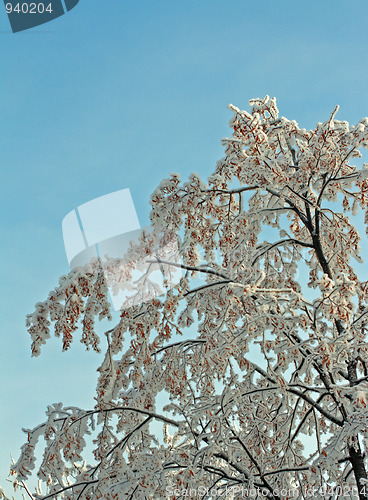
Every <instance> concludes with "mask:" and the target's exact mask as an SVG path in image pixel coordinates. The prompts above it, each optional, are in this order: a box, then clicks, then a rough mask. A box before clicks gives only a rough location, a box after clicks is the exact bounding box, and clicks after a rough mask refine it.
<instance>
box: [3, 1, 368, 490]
mask: <svg viewBox="0 0 368 500" xmlns="http://www.w3.org/2000/svg"><path fill="white" fill-rule="evenodd" d="M367 21H368V4H367V3H366V1H363V0H358V1H355V0H354V1H351V2H347V1H341V0H335V1H331V0H325V1H324V2H320V1H316V0H313V1H310V2H295V0H294V1H290V0H288V1H283V0H280V1H279V2H275V1H273V0H263V1H262V0H261V1H259V2H251V1H247V0H238V1H234V0H227V1H226V2H224V1H218V0H197V1H192V0H188V1H180V2H179V1H177V2H173V1H161V0H157V1H155V2H150V1H147V0H142V1H137V2H126V1H124V0H109V2H103V1H102V0H101V1H97V0H80V2H79V4H78V5H77V6H76V7H75V8H74V9H73V10H72V11H70V12H69V13H67V14H66V15H64V16H62V17H60V18H58V19H56V20H54V21H52V22H50V23H48V24H45V25H43V26H40V27H36V28H34V29H32V30H29V31H25V32H20V33H16V34H13V33H12V32H11V30H10V26H9V22H8V19H7V16H6V12H5V8H3V7H2V6H0V65H1V79H0V96H1V98H0V108H1V114H0V144H1V162H2V174H1V175H2V182H1V198H0V199H1V204H2V208H1V215H0V217H1V235H2V244H1V254H2V273H1V278H2V279H1V330H2V331H1V337H0V342H1V364H0V370H1V374H0V375H1V378H0V380H1V382H0V402H1V410H0V485H1V486H2V487H3V488H4V489H6V491H7V492H8V493H9V494H10V493H11V488H10V487H9V485H7V483H6V481H5V477H6V475H7V471H8V467H9V463H10V453H12V454H13V456H14V458H17V457H18V454H19V447H20V445H21V444H22V443H23V442H24V439H25V435H24V434H23V433H22V432H21V428H22V427H25V428H30V427H33V426H35V425H36V424H38V423H40V422H41V421H42V420H43V418H44V413H45V410H46V407H47V405H48V404H52V403H54V402H58V401H62V402H63V403H64V404H66V405H80V406H82V407H91V406H93V403H94V402H93V395H94V388H95V382H96V376H97V374H96V371H95V370H96V368H97V366H98V361H99V360H98V356H97V355H96V354H94V353H91V352H88V353H85V352H84V350H83V348H82V347H81V346H80V344H79V342H78V341H75V342H74V345H73V347H72V349H71V350H70V351H69V352H67V353H61V352H60V351H61V342H60V341H59V340H55V339H53V340H52V341H51V342H50V345H47V346H45V347H44V349H43V351H42V353H41V356H40V357H38V358H32V359H31V357H30V339H29V336H28V334H27V332H26V328H25V316H26V314H27V313H30V312H32V311H33V307H34V304H35V303H36V302H38V301H40V300H43V299H45V298H46V297H47V295H48V292H49V291H50V290H51V289H52V288H53V287H55V286H56V285H57V282H58V278H59V276H60V275H62V274H65V273H67V272H68V261H67V258H66V255H65V250H64V246H63V239H62V231H61V222H62V220H63V218H64V216H65V215H66V214H67V213H69V212H70V211H72V210H73V209H75V208H76V207H78V206H80V205H82V204H84V203H86V202H88V201H90V200H93V199H94V198H96V197H99V196H103V195H105V194H108V193H111V192H114V191H117V190H120V189H125V188H129V189H130V191H131V194H132V197H133V200H134V204H135V208H136V210H137V214H138V217H139V220H140V224H141V226H144V225H145V224H147V223H148V214H149V204H148V202H149V196H150V193H151V192H152V191H153V189H154V188H155V187H156V186H157V184H159V182H160V180H161V179H162V178H163V177H166V176H167V175H168V173H169V172H173V171H174V172H179V173H180V174H181V176H182V178H186V177H188V175H189V174H190V173H191V172H192V171H195V172H198V173H199V174H200V175H201V176H203V177H204V178H206V177H207V176H208V175H209V174H210V173H211V171H212V170H213V168H214V166H215V164H216V161H218V160H219V159H220V158H221V157H222V156H223V148H222V146H221V138H222V137H224V136H228V135H230V134H231V131H230V129H229V127H228V122H229V120H230V118H231V116H232V114H231V112H230V111H229V110H228V109H227V105H228V104H230V103H232V104H234V105H236V106H238V107H240V108H242V109H248V100H249V99H250V98H252V97H264V96H265V95H266V94H268V95H270V96H271V97H273V96H276V97H277V100H278V107H279V109H280V114H281V115H283V116H286V117H287V118H289V119H295V120H296V121H297V122H298V123H299V124H300V125H301V126H303V127H305V128H312V127H314V125H315V123H316V122H318V121H324V120H325V119H327V118H328V117H329V115H330V113H331V112H332V110H333V109H334V107H335V105H336V104H339V105H340V111H339V114H338V116H337V118H338V119H340V120H347V121H349V122H351V123H356V122H358V121H359V119H360V118H361V117H363V116H368V85H367V77H368V70H367V68H368V64H367V62H368V61H367V59H368V51H367V47H368V43H367V42H368V31H367ZM363 258H364V255H363ZM77 338H78V337H77ZM17 495H18V494H17ZM16 498H20V497H19V496H16Z"/></svg>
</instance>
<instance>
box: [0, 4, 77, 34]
mask: <svg viewBox="0 0 368 500" xmlns="http://www.w3.org/2000/svg"><path fill="white" fill-rule="evenodd" d="M78 3H79V0H35V1H31V0H21V1H19V0H18V1H17V0H4V4H5V9H6V13H7V14H8V18H9V21H10V26H11V29H12V31H13V33H17V32H18V31H24V30H28V29H30V28H34V27H35V26H39V25H40V24H45V23H48V22H49V21H53V20H54V19H56V18H57V17H60V16H62V15H64V14H65V13H66V12H69V11H70V10H72V9H73V8H74V7H75V6H76V5H77V4H78Z"/></svg>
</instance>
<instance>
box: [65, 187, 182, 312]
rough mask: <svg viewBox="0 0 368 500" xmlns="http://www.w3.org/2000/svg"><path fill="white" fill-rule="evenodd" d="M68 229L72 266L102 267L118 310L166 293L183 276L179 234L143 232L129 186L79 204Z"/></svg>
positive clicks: (68, 219)
mask: <svg viewBox="0 0 368 500" xmlns="http://www.w3.org/2000/svg"><path fill="white" fill-rule="evenodd" d="M62 230H63V239H64V246H65V251H66V256H67V259H68V262H69V266H70V268H71V270H72V271H77V272H78V270H80V271H81V272H82V273H83V272H88V268H89V266H92V268H94V269H95V271H96V266H97V269H98V271H99V272H101V273H103V274H104V276H105V280H106V285H107V287H108V290H109V292H110V301H111V303H112V305H113V307H114V309H115V310H116V311H118V310H122V309H126V308H128V307H130V306H138V305H140V304H142V303H144V302H147V301H149V300H151V299H153V298H155V297H158V296H160V295H163V294H164V293H165V291H167V290H168V289H169V288H171V287H173V286H175V285H177V284H178V283H179V282H180V279H181V278H182V266H181V264H180V260H181V259H180V255H179V248H178V241H177V238H176V236H174V235H172V234H170V233H168V234H163V233H160V235H156V236H158V237H155V233H154V232H153V231H152V228H148V229H145V230H144V231H142V230H141V227H140V224H139V220H138V217H137V213H136V210H135V207H134V203H133V199H132V197H131V194H130V190H129V189H121V190H120V191H115V192H113V193H110V194H107V195H104V196H100V197H99V198H95V199H93V200H91V201H88V202H87V203H84V204H82V205H79V206H78V207H76V208H75V209H74V210H72V211H71V212H69V213H68V214H67V215H66V216H65V217H64V219H63V222H62ZM142 235H144V238H143V240H144V241H143V243H144V244H143V252H142V237H143V236H142Z"/></svg>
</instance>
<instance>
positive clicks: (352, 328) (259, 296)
mask: <svg viewBox="0 0 368 500" xmlns="http://www.w3.org/2000/svg"><path fill="white" fill-rule="evenodd" d="M250 106H251V110H250V112H247V111H241V110H239V109H238V108H236V107H234V106H230V109H231V110H232V111H233V113H234V116H233V119H232V120H231V127H232V129H233V135H232V137H231V138H227V139H224V141H223V143H224V146H225V148H226V154H225V157H224V158H223V159H222V160H221V161H220V162H219V163H218V164H217V166H216V168H215V171H214V172H213V173H212V174H211V175H210V176H209V177H208V180H207V182H203V181H202V180H201V179H200V178H199V176H198V175H196V174H192V175H191V176H190V177H189V180H188V181H187V182H184V183H181V181H180V179H179V176H178V175H176V174H172V175H171V176H170V178H169V179H166V180H164V181H163V182H161V184H160V185H159V187H158V188H157V189H156V191H155V192H154V193H153V195H152V198H151V205H152V211H151V222H152V230H151V232H147V231H146V232H143V233H142V237H141V239H140V242H139V244H132V246H131V248H130V250H129V252H128V253H127V255H126V256H125V258H124V259H122V260H121V261H119V262H116V261H113V260H112V259H107V260H106V261H103V262H102V261H100V262H97V261H95V262H91V264H90V265H88V266H86V267H84V268H79V269H77V270H75V271H72V272H71V273H70V274H69V275H68V276H65V277H63V278H62V279H61V280H60V284H59V286H58V287H57V288H55V290H54V291H52V292H51V293H50V295H49V298H48V299H47V300H46V301H44V302H42V303H38V304H37V305H36V311H35V312H34V314H32V315H30V316H29V317H28V328H29V333H30V335H31V337H32V341H33V344H32V352H33V355H35V356H37V355H39V353H40V348H41V345H42V344H44V343H45V342H46V340H47V339H48V337H49V336H50V324H54V327H55V334H56V335H57V336H60V337H61V338H62V342H63V349H64V350H66V349H68V348H69V347H70V345H71V342H72V339H73V336H74V335H75V334H77V332H78V330H79V328H80V330H81V342H83V343H84V344H85V345H86V347H87V348H92V349H94V350H99V349H101V345H103V344H104V345H106V355H105V357H104V361H103V363H102V365H101V366H100V367H99V368H98V372H99V378H98V383H97V393H96V405H95V406H94V407H93V408H90V409H80V408H75V407H72V408H71V407H67V406H63V405H62V404H54V405H53V406H50V407H49V408H48V410H47V412H46V414H47V419H46V421H45V423H43V424H41V425H39V426H38V427H36V428H35V429H33V430H28V431H27V433H28V440H27V442H26V444H24V446H23V448H22V451H21V455H20V458H19V459H18V461H17V462H16V463H15V464H14V465H13V466H12V473H13V478H14V481H15V482H17V483H18V484H20V483H21V482H23V484H24V485H25V484H26V481H27V479H28V478H29V476H30V474H31V471H32V470H33V469H34V468H35V456H34V449H35V445H36V443H37V440H38V439H39V437H40V436H43V437H44V439H45V446H46V447H45V451H44V455H43V459H41V460H40V463H37V469H38V473H37V475H38V478H39V479H40V480H41V481H42V482H43V483H45V484H44V486H43V492H41V490H39V491H38V492H36V493H34V494H33V496H34V498H42V499H49V498H64V499H73V500H79V499H81V500H82V499H98V498H105V499H128V498H132V499H174V498H175V499H179V498H184V497H189V498H196V497H198V498H212V499H215V498H226V499H230V498H233V499H240V498H259V499H273V500H281V499H291V498H292V499H304V498H306V497H311V496H312V497H313V498H316V499H321V498H331V499H335V498H342V497H343V496H344V495H345V497H344V498H357V497H359V498H360V499H367V498H368V478H367V465H368V464H367V457H366V454H367V451H368V434H367V431H368V429H367V421H368V420H367V419H368V406H367V405H368V402H367V401H368V399H367V391H368V343H367V325H366V321H367V319H368V314H367V313H368V281H362V280H361V279H360V277H362V276H361V275H362V274H364V271H365V269H364V267H363V266H360V265H359V263H361V262H362V260H361V258H360V256H359V240H360V235H359V233H358V230H357V228H356V227H355V226H354V225H353V224H352V222H351V220H350V219H349V217H348V214H349V212H351V213H352V218H353V219H354V222H355V223H356V224H358V225H361V227H364V223H365V224H368V210H367V205H368V168H367V167H366V166H365V165H364V164H362V161H361V160H360V157H361V153H360V152H359V149H360V148H361V147H363V148H367V147H368V119H367V118H365V119H363V120H361V121H360V122H359V123H358V124H357V125H356V126H349V124H348V123H347V122H345V121H339V120H336V118H335V115H336V112H337V109H338V108H336V109H335V110H334V112H333V113H332V115H331V116H330V117H329V118H328V120H327V121H325V122H324V123H318V124H317V126H316V128H315V129H314V130H310V131H307V130H305V129H302V128H300V127H299V126H298V124H297V123H296V122H295V121H289V120H287V119H286V118H284V117H281V118H280V117H279V113H278V109H277V107H276V100H275V99H269V98H268V97H266V98H265V99H263V100H261V99H254V100H252V101H250ZM355 159H356V160H355ZM364 212H365V220H364V223H363V218H362V217H361V218H359V213H360V215H361V214H362V213H363V214H364ZM173 238H174V239H175V242H177V244H178V254H179V255H178V258H177V260H176V261H173V260H172V259H171V260H167V259H165V258H164V256H163V255H162V254H160V252H157V253H154V252H153V251H152V249H154V248H163V247H164V246H165V245H167V244H170V242H172V241H173ZM147 255H148V256H152V257H150V259H148V260H149V261H150V262H151V264H152V270H154V269H155V268H157V267H160V268H165V277H166V278H165V286H166V291H165V293H164V294H163V295H160V296H157V293H156V296H155V293H153V291H154V285H153V284H152V282H151V281H150V271H149V272H147V273H146V276H145V279H144V280H139V281H138V282H137V283H136V284H135V285H134V286H135V291H134V293H135V294H136V297H139V298H140V299H139V301H135V302H134V301H132V302H131V303H130V304H129V303H128V304H126V307H124V308H123V309H122V311H121V315H120V320H119V321H118V322H117V324H116V325H115V326H114V327H113V328H110V329H109V330H108V331H107V332H106V334H105V335H106V339H104V337H103V339H104V341H103V342H101V341H100V338H99V336H98V334H97V333H96V330H95V328H94V320H95V318H96V316H98V317H99V319H100V320H101V319H104V318H107V319H109V318H110V312H109V307H110V306H109V301H108V295H107V286H113V285H115V287H116V286H119V283H120V281H119V276H117V274H118V273H117V272H116V269H120V270H123V271H121V272H124V273H125V278H126V279H128V278H129V277H130V276H132V274H131V273H132V269H133V268H134V265H135V264H134V263H136V262H139V261H141V260H142V259H143V258H144V257H147ZM178 267H180V268H181V269H182V272H183V276H182V278H181V280H180V282H178V283H176V284H175V282H174V280H172V279H171V273H170V269H177V268H178ZM109 269H110V270H111V269H115V272H110V273H109V272H108V271H109ZM358 270H359V277H358V274H357V273H358ZM114 280H115V283H113V282H114ZM132 286H133V285H132ZM156 292H157V290H156ZM79 322H80V323H79ZM79 325H80V326H79ZM87 449H89V450H92V449H93V454H94V459H93V460H92V461H91V460H89V461H85V460H84V453H85V452H86V450H87ZM90 462H91V463H90Z"/></svg>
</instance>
